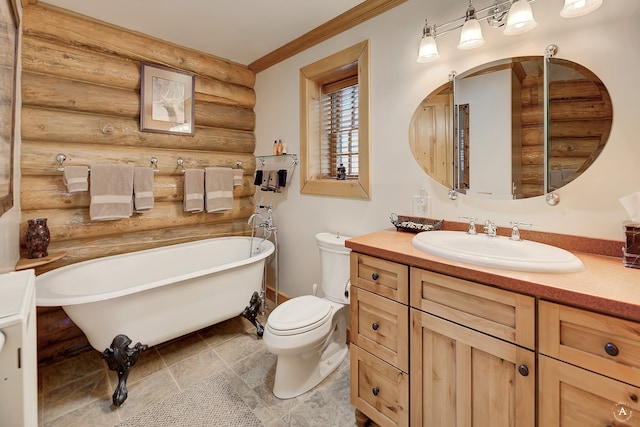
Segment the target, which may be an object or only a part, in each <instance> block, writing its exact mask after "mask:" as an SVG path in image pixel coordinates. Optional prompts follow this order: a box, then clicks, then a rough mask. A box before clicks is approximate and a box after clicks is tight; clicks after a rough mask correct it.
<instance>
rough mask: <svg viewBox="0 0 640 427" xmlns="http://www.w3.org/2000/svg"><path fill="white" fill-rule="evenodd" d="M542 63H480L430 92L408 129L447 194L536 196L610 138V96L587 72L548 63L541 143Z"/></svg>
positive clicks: (570, 176) (419, 156)
mask: <svg viewBox="0 0 640 427" xmlns="http://www.w3.org/2000/svg"><path fill="white" fill-rule="evenodd" d="M543 61H544V57H542V56H534V57H517V58H508V59H504V60H499V61H495V62H492V63H489V64H484V65H482V66H480V67H476V68H474V69H472V70H469V71H467V72H465V73H462V74H459V75H458V76H456V77H455V84H454V83H453V82H447V83H445V84H443V85H442V86H440V87H438V88H437V89H436V90H434V91H433V92H432V93H430V94H429V95H428V96H427V97H426V98H425V99H424V100H423V101H422V102H421V103H420V105H419V106H418V108H417V109H416V111H415V112H414V114H413V117H412V119H411V124H410V128H409V145H410V148H411V152H412V153H413V156H414V158H415V159H416V161H417V162H418V164H419V165H420V167H421V168H422V169H423V170H424V171H425V172H426V173H427V174H428V175H429V176H430V177H431V178H433V179H434V180H436V181H437V182H439V183H441V184H442V185H444V186H446V187H447V188H455V189H456V190H457V191H459V192H463V193H466V194H467V195H470V196H474V197H483V198H493V199H520V198H527V197H535V196H541V195H543V194H545V193H547V192H549V191H553V190H556V189H558V188H560V187H562V186H564V185H566V184H568V183H569V182H571V181H573V180H574V179H576V178H577V177H579V176H580V175H581V174H582V173H583V172H584V171H585V170H586V169H587V168H588V167H589V166H590V165H591V164H592V163H593V162H594V160H595V159H596V158H597V157H598V155H599V154H600V153H601V152H602V149H603V148H604V145H605V143H606V142H607V139H608V138H609V132H610V131H611V124H612V118H613V109H612V105H611V98H610V96H609V93H608V91H607V89H606V87H605V86H604V84H603V83H602V81H601V80H600V79H599V78H598V77H597V76H596V75H595V74H593V73H592V72H591V71H590V70H588V69H587V68H585V67H583V66H582V65H580V64H577V63H575V62H571V61H568V60H565V59H558V58H550V59H549V61H550V63H549V76H548V81H549V87H548V98H549V101H548V104H549V109H548V115H549V127H548V134H549V140H548V141H547V144H545V141H544V135H545V132H544V116H545V111H544V107H545V95H544V72H543V69H544V63H543ZM454 86H455V98H454ZM454 123H455V126H454ZM454 136H455V142H454ZM545 186H546V187H545ZM545 189H546V191H545Z"/></svg>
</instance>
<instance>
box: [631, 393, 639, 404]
mask: <svg viewBox="0 0 640 427" xmlns="http://www.w3.org/2000/svg"><path fill="white" fill-rule="evenodd" d="M631 400H632V401H634V402H635V403H638V396H636V395H635V394H632V395H631Z"/></svg>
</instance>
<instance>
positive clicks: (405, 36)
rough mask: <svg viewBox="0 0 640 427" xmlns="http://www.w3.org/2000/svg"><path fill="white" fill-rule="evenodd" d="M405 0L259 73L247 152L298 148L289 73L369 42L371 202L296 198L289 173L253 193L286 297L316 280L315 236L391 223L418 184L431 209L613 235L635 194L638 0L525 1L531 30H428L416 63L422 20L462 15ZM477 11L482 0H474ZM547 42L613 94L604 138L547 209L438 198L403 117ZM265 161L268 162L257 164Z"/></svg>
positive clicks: (293, 82) (421, 0)
mask: <svg viewBox="0 0 640 427" xmlns="http://www.w3.org/2000/svg"><path fill="white" fill-rule="evenodd" d="M453 3H454V2H445V1H426V0H409V1H408V2H406V3H404V4H402V5H400V6H398V7H396V8H395V9H393V10H391V11H389V12H387V13H385V14H383V15H381V16H378V17H376V18H374V19H372V20H370V21H368V22H365V23H363V24H361V25H359V26H357V27H355V28H353V29H351V30H349V31H347V32H345V33H343V34H340V35H339V36H336V37H334V38H332V39H330V40H328V41H325V42H323V43H321V44H319V45H318V46H315V47H313V48H311V49H309V50H307V51H305V52H302V53H300V54H298V55H296V56H294V57H293V58H290V59H288V60H287V61H284V62H282V63H280V64H277V65H275V66H273V67H271V68H270V69H267V70H265V71H263V72H261V73H259V74H258V76H257V81H256V93H257V105H256V115H257V126H256V137H257V141H258V144H257V147H256V154H269V153H271V150H272V147H271V145H272V144H273V140H274V139H276V138H281V139H282V140H283V141H285V142H286V143H287V144H288V148H289V152H291V153H299V142H298V141H299V132H300V130H299V129H300V128H299V93H298V73H299V69H300V68H301V67H304V66H305V65H307V64H310V63H312V62H314V61H316V60H318V59H322V58H324V57H326V56H328V55H330V54H333V53H335V52H337V51H339V50H341V49H344V48H346V47H349V46H351V45H353V44H356V43H358V42H360V41H362V40H365V39H370V40H371V58H372V66H371V81H372V90H371V104H372V105H371V114H372V120H371V123H372V125H371V135H372V144H373V147H372V157H373V161H372V173H373V195H372V199H371V200H370V201H363V200H350V199H339V198H331V197H318V196H307V195H301V194H300V185H299V177H300V174H299V171H298V170H296V171H295V172H294V176H293V179H292V185H291V186H290V187H289V188H288V189H287V190H286V191H285V192H284V193H282V194H272V193H264V192H261V191H259V190H258V191H257V193H256V199H257V201H258V202H266V203H268V202H270V201H272V202H273V203H274V206H275V219H276V222H277V225H278V226H279V242H280V267H281V268H280V288H281V290H282V291H283V292H285V293H286V294H288V295H291V296H297V295H301V294H304V293H308V292H309V291H310V289H311V285H312V284H313V283H314V282H318V281H319V280H320V267H319V262H318V250H317V247H316V245H315V240H314V235H315V234H316V233H318V232H321V231H339V232H341V233H342V234H346V235H352V236H356V235H359V234H364V233H368V232H372V231H376V230H379V229H382V228H388V227H390V223H389V215H390V214H391V213H392V212H396V213H401V214H409V213H411V212H412V206H411V200H412V199H411V196H412V195H414V194H418V191H419V189H420V188H421V187H425V188H426V189H427V191H428V192H429V193H430V194H431V196H432V198H431V200H432V216H433V217H435V218H444V219H446V220H458V217H459V216H462V215H464V216H475V217H477V218H479V219H480V221H482V222H483V221H484V220H485V219H491V220H493V221H495V222H496V224H497V225H498V226H503V227H504V226H508V224H509V221H512V220H519V221H523V222H530V223H533V224H534V225H533V229H534V230H538V231H547V232H557V233H563V234H571V235H581V236H589V237H595V238H605V239H612V240H620V241H622V240H623V238H624V234H623V230H622V225H621V224H622V221H624V220H626V219H627V215H626V213H625V211H624V209H623V208H622V206H621V205H620V203H619V202H618V198H620V197H621V196H624V195H627V194H630V193H632V192H635V191H640V143H639V142H638V131H637V126H636V124H637V122H638V117H637V116H638V112H639V109H638V107H637V102H638V99H640V84H639V83H638V78H637V76H638V67H640V50H639V49H638V45H639V44H640V27H638V26H637V21H638V19H640V2H639V1H637V0H607V1H605V3H604V5H603V6H602V7H601V8H600V9H598V10H597V11H596V12H594V13H592V14H591V15H587V16H584V17H581V18H575V19H564V18H561V17H560V15H559V12H560V8H561V6H562V2H561V1H560V0H553V1H535V2H533V3H531V5H532V7H533V10H534V14H535V17H536V19H537V20H538V27H537V28H536V29H534V30H533V31H531V32H528V33H525V34H522V35H517V36H504V35H502V33H501V31H500V30H495V29H492V28H488V27H487V26H486V25H485V24H483V31H484V35H485V39H486V41H487V43H486V44H485V45H484V46H483V47H481V48H478V49H474V50H471V51H459V50H457V49H456V48H455V45H456V44H457V42H458V40H457V38H458V35H457V34H446V35H443V36H442V37H440V38H438V45H439V49H440V55H441V58H440V60H439V61H438V62H435V63H428V64H418V63H416V61H415V57H416V55H417V50H418V44H419V41H420V37H421V34H422V27H423V25H424V19H425V18H429V20H430V21H431V22H435V23H441V22H445V21H448V20H449V19H452V18H454V17H457V16H461V15H463V14H464V11H465V10H464V9H465V8H466V3H465V2H462V1H460V2H455V5H454V4H453ZM475 3H476V4H475V6H476V8H481V7H484V6H486V5H489V4H490V3H492V1H489V0H487V1H484V2H481V1H477V2H475ZM552 43H553V44H557V45H558V47H559V51H558V55H557V57H559V58H567V59H570V60H572V61H574V62H577V63H579V64H582V65H584V66H586V67H587V68H589V69H591V70H592V71H593V72H595V74H596V75H597V76H598V77H600V79H601V80H602V81H603V82H604V83H605V85H606V86H607V88H608V90H609V92H610V94H611V98H612V100H613V106H614V108H613V110H614V119H613V128H612V130H611V135H610V138H609V142H608V144H607V146H606V148H605V149H604V151H603V153H602V154H601V155H600V157H598V159H597V160H596V161H595V163H594V164H593V165H592V166H591V167H590V168H589V170H588V171H587V172H586V173H584V174H583V175H582V176H581V177H580V178H579V179H577V180H576V181H574V182H572V183H570V184H569V185H567V186H565V187H563V188H562V189H561V190H559V191H558V192H557V193H558V194H559V196H560V204H559V205H557V206H555V207H550V206H548V205H547V204H546V203H545V201H544V199H543V198H542V197H536V198H532V199H525V200H484V199H478V198H475V199H474V198H469V197H466V196H461V197H459V199H458V200H457V201H450V200H449V199H448V198H447V189H446V188H445V187H443V186H441V185H440V184H437V183H436V182H435V181H433V180H431V179H430V178H429V177H428V176H427V175H426V174H425V173H424V172H423V171H422V170H421V169H420V167H419V166H418V165H417V163H416V162H415V160H414V159H413V157H412V155H411V151H410V149H409V143H408V130H409V122H410V120H411V116H412V114H413V111H414V110H415V108H416V107H417V106H418V104H419V103H420V101H421V100H422V99H423V98H424V97H425V96H426V95H427V94H428V93H430V92H431V91H432V90H433V89H435V88H436V87H438V86H439V85H441V84H442V83H444V82H446V81H447V76H448V74H449V73H450V72H451V71H452V70H455V71H456V72H458V73H461V72H463V71H465V70H468V69H470V68H472V67H475V66H478V65H480V64H482V63H486V62H489V61H493V60H497V59H501V58H504V57H511V56H524V55H543V53H544V50H545V48H546V46H547V45H549V44H552ZM267 167H268V166H267Z"/></svg>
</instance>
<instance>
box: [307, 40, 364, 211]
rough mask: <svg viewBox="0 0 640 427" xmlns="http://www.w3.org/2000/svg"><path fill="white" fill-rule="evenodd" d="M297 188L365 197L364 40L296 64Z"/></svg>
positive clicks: (322, 193)
mask: <svg viewBox="0 0 640 427" xmlns="http://www.w3.org/2000/svg"><path fill="white" fill-rule="evenodd" d="M300 119H301V126H300V129H301V130H300V134H301V135H300V138H301V144H300V147H301V148H300V155H301V156H300V157H301V158H300V172H301V173H300V180H301V182H300V192H301V193H303V194H318V195H327V196H340V197H351V198H361V199H370V198H371V188H370V185H371V184H370V182H371V181H370V155H369V42H368V41H364V42H362V43H359V44H357V45H355V46H352V47H350V48H347V49H345V50H343V51H341V52H338V53H336V54H334V55H331V56H329V57H327V58H325V59H322V60H320V61H318V62H315V63H313V64H311V65H308V66H306V67H304V68H302V69H301V70H300Z"/></svg>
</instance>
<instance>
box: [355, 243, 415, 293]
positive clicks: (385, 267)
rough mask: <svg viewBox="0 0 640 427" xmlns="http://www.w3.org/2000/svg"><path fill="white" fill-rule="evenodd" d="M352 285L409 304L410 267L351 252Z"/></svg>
mask: <svg viewBox="0 0 640 427" xmlns="http://www.w3.org/2000/svg"><path fill="white" fill-rule="evenodd" d="M351 285H353V286H358V287H360V288H363V289H366V290H368V291H370V292H373V293H374V294H378V295H381V296H384V297H387V298H391V299H392V300H395V301H398V302H401V303H403V304H409V289H408V287H409V267H408V266H406V265H402V264H398V263H395V262H392V261H387V260H384V259H380V258H375V257H371V256H368V255H363V254H359V253H357V252H351Z"/></svg>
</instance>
